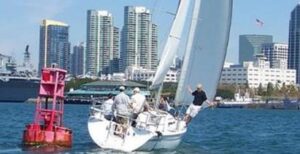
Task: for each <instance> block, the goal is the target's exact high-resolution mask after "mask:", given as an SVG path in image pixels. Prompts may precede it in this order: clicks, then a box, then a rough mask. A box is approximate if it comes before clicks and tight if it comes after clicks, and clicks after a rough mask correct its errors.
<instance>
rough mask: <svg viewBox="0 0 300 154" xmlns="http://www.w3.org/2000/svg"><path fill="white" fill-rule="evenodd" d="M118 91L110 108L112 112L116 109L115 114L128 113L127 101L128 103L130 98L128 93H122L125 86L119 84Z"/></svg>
mask: <svg viewBox="0 0 300 154" xmlns="http://www.w3.org/2000/svg"><path fill="white" fill-rule="evenodd" d="M119 91H120V93H119V94H118V95H117V96H116V97H115V100H114V103H113V106H112V109H113V112H114V111H116V112H117V114H121V115H128V113H129V110H128V107H129V103H130V98H129V96H128V95H126V94H125V93H124V91H125V87H124V86H121V87H120V88H119Z"/></svg>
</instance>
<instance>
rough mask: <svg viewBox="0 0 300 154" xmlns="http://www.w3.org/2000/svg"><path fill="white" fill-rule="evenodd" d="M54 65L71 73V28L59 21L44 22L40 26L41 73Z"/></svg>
mask: <svg viewBox="0 0 300 154" xmlns="http://www.w3.org/2000/svg"><path fill="white" fill-rule="evenodd" d="M53 63H55V64H57V66H58V67H59V68H63V69H66V70H68V71H70V43H69V26H68V25H67V24H65V23H63V22H59V21H54V20H43V21H42V24H41V26H40V52H39V72H40V71H41V69H42V68H43V67H51V64H53ZM39 74H40V73H39Z"/></svg>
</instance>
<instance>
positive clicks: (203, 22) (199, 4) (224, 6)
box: [176, 0, 232, 104]
mask: <svg viewBox="0 0 300 154" xmlns="http://www.w3.org/2000/svg"><path fill="white" fill-rule="evenodd" d="M231 16H232V0H195V3H194V9H193V17H192V24H191V27H190V32H189V37H188V42H187V47H186V52H185V55H184V62H183V66H182V72H181V77H180V81H179V85H178V89H177V94H176V103H180V104H190V103H191V102H192V99H193V97H191V95H190V94H189V92H188V90H187V86H189V85H190V86H191V87H192V88H195V87H196V85H197V84H198V83H201V84H202V85H203V87H204V90H205V91H206V94H207V97H208V99H209V100H213V98H214V96H215V93H216V88H217V85H218V82H219V78H220V74H221V71H222V67H223V64H224V60H225V56H226V50H227V45H228V39H229V33H230V26H231Z"/></svg>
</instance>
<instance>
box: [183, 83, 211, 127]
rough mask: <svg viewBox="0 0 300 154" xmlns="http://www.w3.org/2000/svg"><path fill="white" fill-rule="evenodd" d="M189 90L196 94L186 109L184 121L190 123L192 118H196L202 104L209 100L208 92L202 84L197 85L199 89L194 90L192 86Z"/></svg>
mask: <svg viewBox="0 0 300 154" xmlns="http://www.w3.org/2000/svg"><path fill="white" fill-rule="evenodd" d="M188 90H189V92H190V93H191V94H192V95H193V96H194V100H193V103H192V104H191V105H190V106H189V108H188V109H187V110H186V113H185V117H184V121H185V123H186V125H188V124H189V123H190V122H191V120H192V118H194V117H195V116H196V115H197V114H198V112H199V111H200V110H201V105H202V104H203V103H204V102H205V101H207V97H206V93H205V91H203V87H202V85H201V84H198V85H197V89H196V90H195V91H192V89H191V87H188Z"/></svg>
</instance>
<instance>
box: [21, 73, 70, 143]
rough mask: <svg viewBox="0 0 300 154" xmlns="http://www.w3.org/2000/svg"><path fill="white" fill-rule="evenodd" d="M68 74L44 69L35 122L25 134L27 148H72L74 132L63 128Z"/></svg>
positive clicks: (27, 127) (24, 139)
mask: <svg viewBox="0 0 300 154" xmlns="http://www.w3.org/2000/svg"><path fill="white" fill-rule="evenodd" d="M66 73H67V71H65V70H63V69H59V68H43V69H42V76H41V82H40V90H39V95H38V98H37V101H36V109H35V118H34V122H33V123H32V124H28V125H26V128H25V130H24V133H23V144H24V145H25V146H41V145H42V146H43V145H46V146H47V145H51V146H52V145H54V146H60V147H71V146H72V131H71V130H70V129H68V128H66V127H63V114H64V111H63V110H64V87H65V76H66Z"/></svg>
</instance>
